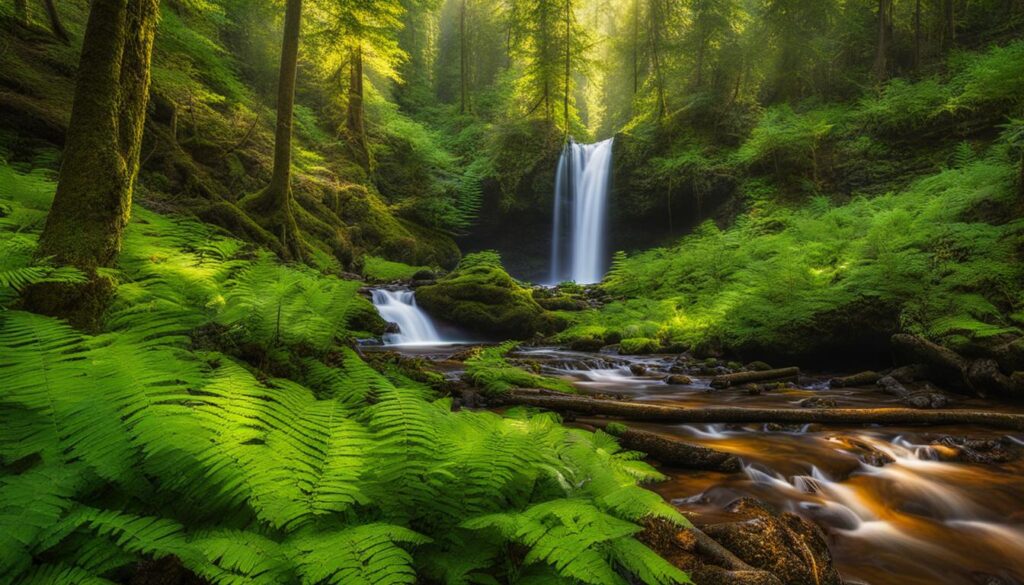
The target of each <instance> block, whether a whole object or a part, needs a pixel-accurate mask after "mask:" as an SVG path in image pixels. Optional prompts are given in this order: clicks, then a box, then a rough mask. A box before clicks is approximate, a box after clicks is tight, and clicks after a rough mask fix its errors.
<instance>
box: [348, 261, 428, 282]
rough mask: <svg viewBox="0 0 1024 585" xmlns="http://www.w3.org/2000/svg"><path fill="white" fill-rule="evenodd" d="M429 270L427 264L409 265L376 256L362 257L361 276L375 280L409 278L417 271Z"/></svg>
mask: <svg viewBox="0 0 1024 585" xmlns="http://www.w3.org/2000/svg"><path fill="white" fill-rule="evenodd" d="M424 271H426V272H430V267H428V266H409V265H408V264H403V263H402V262H392V261H391V260H385V259H384V258H379V257H377V256H366V257H365V258H363V276H365V277H366V278H369V279H370V280H376V281H381V282H384V281H393V280H409V279H411V278H413V277H414V276H415V275H416V274H417V273H420V272H424Z"/></svg>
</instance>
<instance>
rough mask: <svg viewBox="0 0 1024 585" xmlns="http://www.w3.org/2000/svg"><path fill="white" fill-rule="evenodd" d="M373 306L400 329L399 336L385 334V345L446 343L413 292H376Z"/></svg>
mask: <svg viewBox="0 0 1024 585" xmlns="http://www.w3.org/2000/svg"><path fill="white" fill-rule="evenodd" d="M372 293H373V305H374V306H375V307H377V312H378V313H380V316H381V318H382V319H384V320H385V321H387V322H389V323H394V324H395V325H397V326H398V333H388V334H385V335H384V345H435V344H440V343H446V341H445V340H444V339H443V338H442V337H441V335H440V334H439V333H438V332H437V328H436V327H435V326H434V322H433V321H431V320H430V316H429V315H427V314H426V313H424V312H423V311H422V310H421V309H420V308H419V307H417V306H416V293H414V292H413V291H411V290H387V289H383V288H376V289H373V291H372Z"/></svg>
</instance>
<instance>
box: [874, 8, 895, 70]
mask: <svg viewBox="0 0 1024 585" xmlns="http://www.w3.org/2000/svg"><path fill="white" fill-rule="evenodd" d="M891 37H892V0H878V34H877V37H876V42H875V64H874V67H873V68H872V69H873V71H874V75H875V80H876V81H885V79H886V77H888V74H889V45H890V44H891Z"/></svg>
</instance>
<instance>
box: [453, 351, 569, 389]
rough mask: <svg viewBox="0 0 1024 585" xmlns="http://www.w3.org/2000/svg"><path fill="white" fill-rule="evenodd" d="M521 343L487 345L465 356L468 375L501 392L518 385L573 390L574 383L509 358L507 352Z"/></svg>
mask: <svg viewBox="0 0 1024 585" xmlns="http://www.w3.org/2000/svg"><path fill="white" fill-rule="evenodd" d="M518 345H519V343H518V342H515V341H506V342H505V343H502V344H501V345H495V346H493V347H486V348H483V349H480V350H478V351H477V353H476V355H474V356H472V357H471V358H469V359H468V360H466V377H467V378H469V380H470V381H471V382H472V383H473V384H474V385H476V386H479V387H480V388H482V389H483V390H484V392H487V393H489V394H502V393H504V392H507V391H509V390H514V389H516V388H542V389H545V390H554V391H556V392H568V393H574V392H575V390H574V389H573V387H572V384H570V383H569V382H566V381H565V380H561V379H558V378H552V377H549V376H541V375H538V374H535V373H533V372H529V371H527V370H524V369H523V368H520V367H517V366H515V365H513V364H511V363H509V362H508V360H506V359H505V356H507V355H508V353H509V352H511V351H512V350H514V349H515V348H516V347H517V346H518Z"/></svg>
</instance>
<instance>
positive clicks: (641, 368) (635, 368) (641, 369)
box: [629, 364, 647, 376]
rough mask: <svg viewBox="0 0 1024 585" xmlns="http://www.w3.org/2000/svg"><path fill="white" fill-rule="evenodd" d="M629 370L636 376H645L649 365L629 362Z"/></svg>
mask: <svg viewBox="0 0 1024 585" xmlns="http://www.w3.org/2000/svg"><path fill="white" fill-rule="evenodd" d="M629 372H630V373H631V374H633V375H634V376H643V375H645V374H646V373H647V366H645V365H643V364H629Z"/></svg>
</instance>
